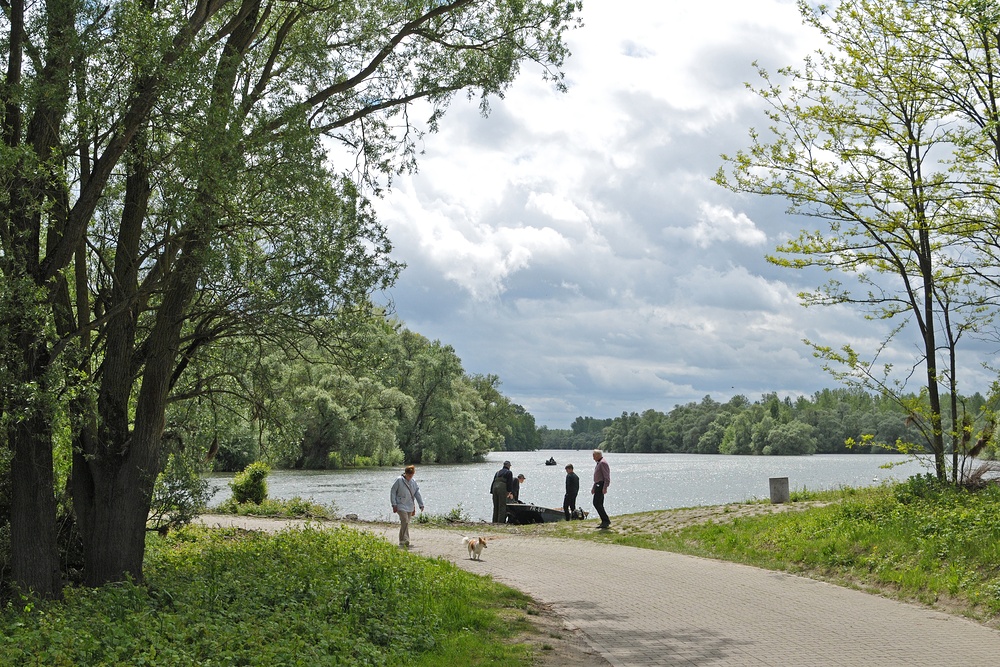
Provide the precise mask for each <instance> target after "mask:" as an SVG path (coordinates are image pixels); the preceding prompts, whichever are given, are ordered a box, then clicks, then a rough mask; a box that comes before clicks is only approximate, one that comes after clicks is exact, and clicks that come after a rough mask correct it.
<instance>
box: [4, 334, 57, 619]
mask: <svg viewBox="0 0 1000 667" xmlns="http://www.w3.org/2000/svg"><path fill="white" fill-rule="evenodd" d="M21 338H22V339H23V338H24V336H22V337H21ZM35 345H38V343H36V344H35ZM39 356H41V355H40V354H39V351H38V349H37V348H35V349H34V350H32V349H30V348H29V349H28V351H26V352H25V367H26V368H27V369H28V370H26V371H25V373H24V375H26V376H30V377H33V378H35V379H36V381H37V378H39V377H41V375H40V374H39V373H38V372H37V366H38V361H37V360H38V358H39ZM38 389H39V390H40V391H41V393H42V394H43V395H42V396H41V397H39V398H37V399H36V400H33V399H29V400H31V402H32V403H33V404H32V405H30V406H28V407H27V410H28V411H29V413H30V416H29V417H28V418H27V419H25V420H24V421H21V422H19V423H17V424H16V425H14V426H13V428H11V429H10V431H9V437H10V442H11V445H12V447H13V451H14V459H13V461H12V462H11V516H10V552H11V574H12V576H13V580H14V583H15V585H16V586H17V587H18V588H19V589H20V590H21V592H23V593H29V592H30V593H34V594H35V595H37V596H39V597H41V598H49V599H52V598H58V597H61V596H62V577H61V576H60V573H59V548H58V545H57V543H56V499H55V495H54V489H55V483H54V473H53V469H52V426H51V424H52V420H51V418H50V417H49V416H48V415H46V414H44V413H43V412H42V408H41V404H43V403H44V402H45V397H44V387H39V388H38Z"/></svg>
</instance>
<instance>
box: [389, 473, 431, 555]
mask: <svg viewBox="0 0 1000 667" xmlns="http://www.w3.org/2000/svg"><path fill="white" fill-rule="evenodd" d="M416 472H417V469H416V468H415V467H413V466H411V465H410V466H406V468H404V469H403V474H402V475H401V476H400V477H399V478H398V479H397V480H396V481H395V482H393V483H392V488H391V489H390V490H389V502H390V503H391V504H392V511H393V512H395V513H396V514H397V515H398V516H399V547H400V548H401V549H409V548H410V517H412V516H413V515H414V514H416V513H417V509H416V507H415V505H416V506H419V507H420V511H421V512H423V511H424V499H423V498H421V497H420V487H419V486H418V485H417V483H416V482H414V481H413V475H414V474H416Z"/></svg>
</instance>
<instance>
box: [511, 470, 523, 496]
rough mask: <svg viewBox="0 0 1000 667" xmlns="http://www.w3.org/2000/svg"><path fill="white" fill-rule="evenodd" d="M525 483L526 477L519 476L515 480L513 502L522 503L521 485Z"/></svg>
mask: <svg viewBox="0 0 1000 667" xmlns="http://www.w3.org/2000/svg"><path fill="white" fill-rule="evenodd" d="M523 481H524V475H518V476H517V477H515V478H514V491H513V493H514V497H513V498H512V500H513V501H514V502H516V503H519V502H521V483H522V482H523Z"/></svg>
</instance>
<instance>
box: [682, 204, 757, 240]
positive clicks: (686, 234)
mask: <svg viewBox="0 0 1000 667" xmlns="http://www.w3.org/2000/svg"><path fill="white" fill-rule="evenodd" d="M663 234H664V236H666V237H667V238H668V239H679V240H682V241H687V242H688V243H691V244H693V245H696V246H698V247H699V248H708V247H709V246H711V245H714V244H716V243H726V242H730V241H731V242H733V243H738V244H740V245H745V246H762V245H764V243H765V242H766V241H767V235H766V234H764V232H762V231H761V230H760V229H758V228H757V226H756V225H755V224H754V223H753V220H751V219H750V218H748V217H747V216H746V214H744V213H735V212H733V210H732V209H730V208H728V207H726V206H718V205H715V204H708V203H705V202H702V203H701V205H700V206H699V210H698V219H697V221H696V223H695V224H694V226H692V227H666V228H664V230H663Z"/></svg>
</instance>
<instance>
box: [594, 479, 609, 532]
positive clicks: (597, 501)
mask: <svg viewBox="0 0 1000 667" xmlns="http://www.w3.org/2000/svg"><path fill="white" fill-rule="evenodd" d="M594 509H595V510H597V513H598V514H600V515H601V523H602V524H603V525H608V524H610V523H611V519H609V518H608V513H607V512H605V511H604V482H598V483H597V484H595V485H594Z"/></svg>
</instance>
